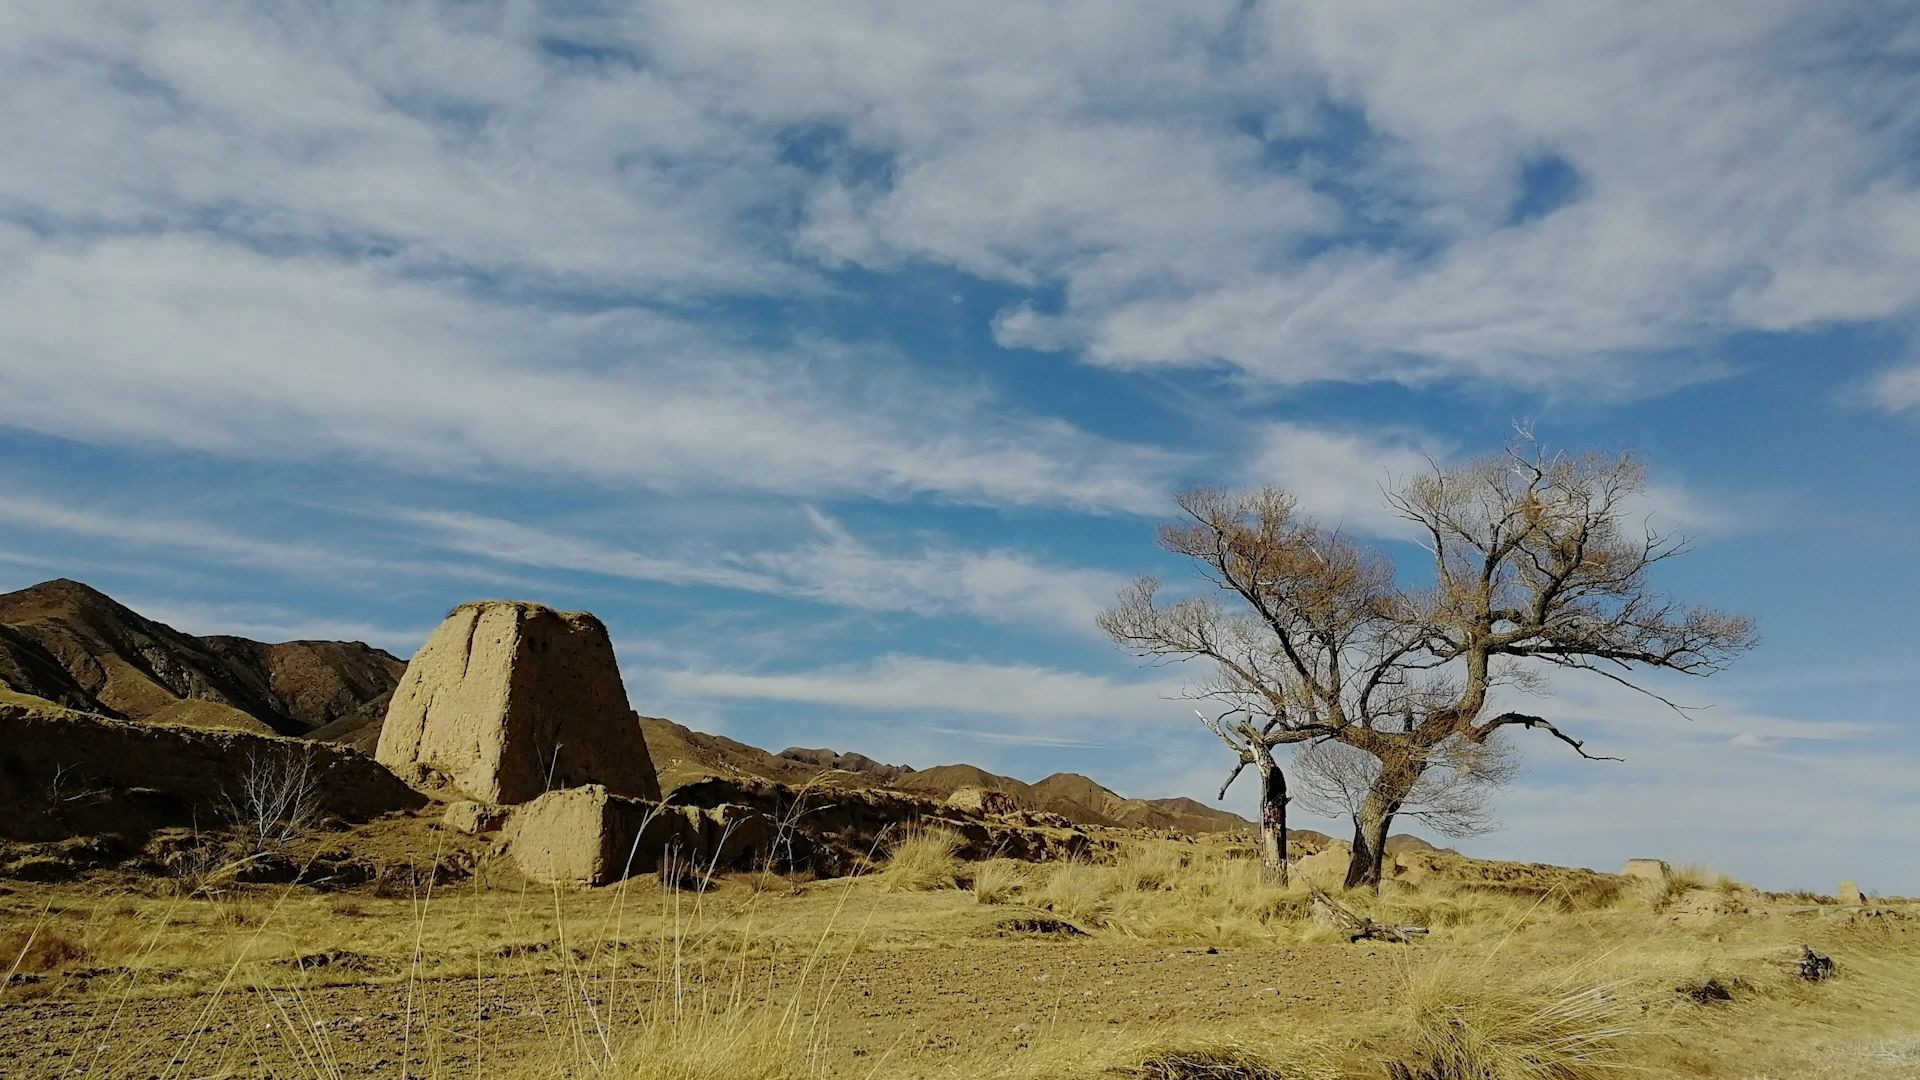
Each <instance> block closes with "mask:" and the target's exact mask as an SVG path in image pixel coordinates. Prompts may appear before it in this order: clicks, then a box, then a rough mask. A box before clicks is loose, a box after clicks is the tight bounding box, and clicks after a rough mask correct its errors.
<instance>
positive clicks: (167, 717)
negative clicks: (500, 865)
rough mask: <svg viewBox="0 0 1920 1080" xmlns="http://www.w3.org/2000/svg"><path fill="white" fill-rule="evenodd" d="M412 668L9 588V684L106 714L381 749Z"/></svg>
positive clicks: (374, 655) (888, 768)
mask: <svg viewBox="0 0 1920 1080" xmlns="http://www.w3.org/2000/svg"><path fill="white" fill-rule="evenodd" d="M405 670H406V664H405V663H404V662H402V661H401V660H400V659H398V658H397V657H394V656H392V655H390V654H388V653H386V652H383V651H382V650H380V649H376V648H373V647H372V646H370V645H366V644H364V643H361V642H345V641H290V642H282V643H278V644H268V643H263V642H258V641H252V640H249V639H247V638H241V637H232V636H226V635H220V636H213V637H195V636H193V635H190V634H184V633H181V632H180V631H177V630H175V629H173V628H172V627H169V626H167V625H165V624H163V623H159V622H155V621H153V620H151V619H148V618H146V617H144V616H142V615H140V614H138V613H137V612H135V611H133V610H131V609H129V608H127V607H126V606H125V605H123V604H121V603H119V602H118V601H116V600H114V599H113V598H112V597H109V596H107V595H106V594H105V593H102V592H100V591H99V590H97V589H94V588H92V587H90V586H88V585H84V584H82V583H80V582H77V581H70V580H66V579H61V580H56V581H48V582H44V583H42V584H39V585H35V586H33V587H32V588H29V589H22V590H20V591H19V592H13V593H6V594H4V595H0V690H12V691H15V692H18V693H22V694H30V695H33V696H34V697H37V698H44V699H46V700H47V701H51V702H53V703H55V704H57V705H62V706H65V707H67V708H71V709H79V710H82V711H86V712H92V713H99V714H103V715H106V716H109V717H115V718H120V719H132V720H142V721H149V722H157V723H166V724H176V725H187V726H194V727H224V728H235V729H240V730H248V731H254V732H263V731H272V732H276V733H280V734H294V735H303V736H306V737H308V738H312V739H317V740H321V741H325V742H332V743H339V744H343V745H346V746H351V747H354V748H356V749H359V750H362V751H365V752H367V753H372V752H373V750H374V747H375V745H376V744H377V743H378V741H379V738H380V728H381V725H382V722H383V721H384V719H385V716H386V711H387V702H388V699H389V698H390V697H391V696H392V692H393V688H394V686H395V685H396V684H398V682H399V680H400V676H401V674H402V673H403V672H404V671H405ZM641 723H642V726H643V728H644V730H645V732H646V737H647V743H648V747H649V749H650V751H651V754H652V756H653V759H654V764H655V767H656V768H657V770H658V772H659V776H660V786H661V788H662V790H665V791H673V790H675V789H677V788H681V787H685V786H687V785H689V784H693V783H696V782H698V781H700V780H705V779H709V778H714V777H719V778H724V779H739V778H742V777H751V778H758V779H762V780H770V781H773V782H775V783H780V784H787V785H790V786H802V785H806V784H809V783H812V784H819V783H823V782H824V783H829V784H832V785H834V786H836V787H868V788H891V789H896V790H900V791H905V792H909V793H914V794H922V795H928V796H933V797H937V798H945V797H946V796H948V795H951V794H952V793H953V792H954V791H956V790H958V789H960V788H964V787H979V788H987V789H990V790H995V791H1002V792H1005V793H1006V794H1007V795H1008V796H1010V797H1011V798H1012V799H1013V801H1014V803H1015V805H1017V806H1019V807H1021V808H1022V809H1027V810H1036V811H1045V812H1050V813H1055V814H1059V815H1061V816H1063V817H1066V818H1069V819H1071V820H1073V821H1076V822H1079V823H1082V824H1088V825H1107V826H1113V827H1120V828H1135V829H1148V830H1155V831H1159V830H1168V829H1171V830H1177V831H1180V832H1184V833H1209V832H1226V831H1232V830H1237V829H1250V828H1251V827H1252V823H1251V822H1249V821H1247V820H1246V819H1245V818H1242V817H1240V816H1239V815H1237V814H1233V813H1229V812H1228V811H1225V810H1221V809H1219V808H1217V807H1213V806H1208V805H1207V804H1205V803H1202V802H1199V801H1197V800H1194V799H1187V798H1172V799H1129V798H1126V797H1125V796H1122V795H1120V794H1118V793H1117V792H1114V791H1112V790H1111V789H1109V788H1106V787H1103V786H1102V785H1100V784H1099V783H1096V782H1095V781H1093V780H1091V779H1089V778H1087V777H1085V776H1081V775H1079V774H1077V773H1055V774H1054V775H1052V776H1049V777H1047V778H1046V779H1044V780H1041V781H1039V782H1038V783H1034V784H1029V783H1026V782H1024V781H1021V780H1017V779H1015V778H1013V777H1010V776H1001V775H998V774H996V773H991V772H988V771H986V770H985V769H982V768H979V767H978V766H974V765H965V764H957V765H939V766H935V767H933V768H929V769H911V768H908V767H906V766H899V765H886V764H883V763H881V762H878V761H874V760H873V759H871V758H868V757H866V756H864V755H862V754H856V753H838V752H835V751H832V750H814V749H806V748H799V747H790V748H788V749H787V750H785V751H783V752H782V753H780V754H772V753H768V752H767V751H765V750H762V749H760V748H759V747H755V746H748V745H747V744H745V743H741V742H736V741H735V740H733V739H728V738H725V737H724V736H719V735H708V734H705V733H703V732H698V731H694V730H692V729H690V728H687V727H684V726H682V725H679V724H676V723H673V722H672V721H670V720H662V719H657V718H642V721H641ZM1312 835H1314V836H1317V835H1318V834H1312ZM1402 843H1404V844H1408V845H1420V846H1424V842H1423V841H1420V840H1418V839H1417V838H1413V837H1398V836H1396V837H1394V838H1393V839H1392V840H1391V841H1389V849H1390V850H1399V848H1398V846H1397V845H1399V844H1402Z"/></svg>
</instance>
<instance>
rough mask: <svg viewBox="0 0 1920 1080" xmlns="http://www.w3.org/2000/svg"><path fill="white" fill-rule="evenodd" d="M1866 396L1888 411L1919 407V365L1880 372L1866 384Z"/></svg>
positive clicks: (1903, 410)
mask: <svg viewBox="0 0 1920 1080" xmlns="http://www.w3.org/2000/svg"><path fill="white" fill-rule="evenodd" d="M1867 398H1868V400H1869V401H1871V402H1873V404H1875V405H1877V406H1879V407H1880V408H1881V409H1884V410H1886V411H1887V412H1890V413H1898V412H1907V411H1908V410H1911V409H1920V365H1916V366H1914V367H1903V368H1893V369H1891V370H1889V371H1883V372H1881V373H1880V374H1879V375H1878V376H1876V377H1875V378H1874V380H1873V381H1872V382H1871V383H1869V384H1868V386H1867Z"/></svg>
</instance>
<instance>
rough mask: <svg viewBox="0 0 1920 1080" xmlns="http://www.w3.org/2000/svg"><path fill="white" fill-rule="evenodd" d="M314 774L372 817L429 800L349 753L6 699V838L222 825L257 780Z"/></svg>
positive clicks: (2, 775)
mask: <svg viewBox="0 0 1920 1080" xmlns="http://www.w3.org/2000/svg"><path fill="white" fill-rule="evenodd" d="M302 767H304V769H305V770H306V775H307V776H308V778H310V780H311V782H312V796H313V798H314V800H315V802H316V803H317V804H318V806H319V807H320V809H321V810H322V811H323V812H324V813H326V814H328V815H330V816H332V817H335V818H338V819H340V820H342V821H350V822H357V821H367V820H370V819H372V818H375V817H379V816H380V815H382V814H385V813H388V812H391V811H395V810H410V809H413V808H416V807H418V806H420V805H422V804H423V803H425V802H426V800H425V799H424V798H422V797H421V796H420V794H419V793H418V792H415V791H413V790H412V789H410V788H408V787H407V786H406V785H405V784H403V783H401V782H400V781H399V780H398V779H397V778H396V777H395V776H394V775H393V774H392V773H390V772H388V771H387V770H386V769H384V768H382V767H381V766H380V764H379V763H378V762H375V761H374V760H373V759H371V758H369V757H367V756H366V755H364V754H361V753H358V752H356V751H353V750H349V749H346V748H344V747H339V746H331V745H328V744H325V743H314V742H309V741H307V740H304V739H293V738H284V737H280V736H274V735H256V734H252V733H249V732H244V731H235V730H229V729H212V728H186V727H170V726H165V725H160V724H152V723H144V722H138V721H125V720H113V719H108V718H105V717H95V716H90V715H85V714H80V713H70V712H60V713H50V712H47V711H44V710H34V709H28V708H21V707H17V706H9V705H4V704H0V838H4V839H9V840H22V841H35V842H38V841H50V840H61V839H65V838H67V837H70V836H84V835H97V834H101V833H120V834H124V835H127V836H128V837H130V838H135V837H138V836H140V835H141V834H144V833H147V832H151V831H152V830H154V829H158V828H164V827H168V826H196V825H197V826H201V827H211V826H215V825H217V824H219V823H220V822H221V821H222V814H223V813H225V812H227V810H228V809H229V807H228V805H227V804H228V802H229V800H236V799H239V798H241V796H242V793H243V791H244V789H245V787H246V783H247V780H248V774H249V772H250V771H253V770H266V771H268V772H269V773H271V772H272V771H274V770H279V771H280V772H281V774H282V775H287V774H288V770H290V769H291V770H296V771H297V770H298V769H299V768H302Z"/></svg>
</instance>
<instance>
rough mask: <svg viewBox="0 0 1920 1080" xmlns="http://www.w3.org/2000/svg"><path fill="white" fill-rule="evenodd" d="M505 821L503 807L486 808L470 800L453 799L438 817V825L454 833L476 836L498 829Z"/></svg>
mask: <svg viewBox="0 0 1920 1080" xmlns="http://www.w3.org/2000/svg"><path fill="white" fill-rule="evenodd" d="M506 820H507V810H506V808H504V807H499V806H488V805H486V804H485V803H477V802H474V801H473V800H472V799H455V800H453V801H452V802H450V803H448V804H447V808H446V810H445V811H443V812H442V813H441V815H440V823H441V824H443V825H445V826H446V827H447V828H449V829H452V830H453V831H455V832H463V833H467V834H469V835H473V836H478V835H479V834H481V833H488V832H492V831H494V830H495V829H498V828H499V827H500V826H501V825H502V824H504V823H505V822H506Z"/></svg>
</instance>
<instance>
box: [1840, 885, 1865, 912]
mask: <svg viewBox="0 0 1920 1080" xmlns="http://www.w3.org/2000/svg"><path fill="white" fill-rule="evenodd" d="M1833 898H1834V899H1835V900H1837V901H1839V902H1840V903H1841V904H1843V905H1846V906H1848V907H1858V906H1860V905H1861V904H1864V903H1866V902H1867V898H1866V897H1864V896H1862V895H1861V894H1860V886H1858V885H1855V884H1854V883H1853V882H1851V881H1843V882H1841V883H1840V887H1839V888H1837V889H1835V890H1833Z"/></svg>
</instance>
